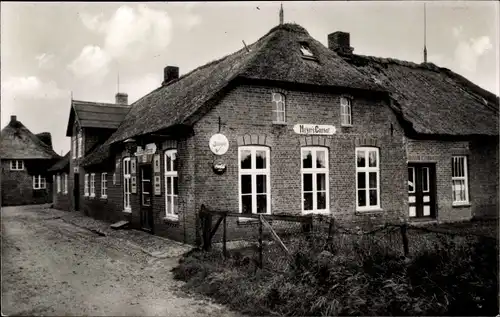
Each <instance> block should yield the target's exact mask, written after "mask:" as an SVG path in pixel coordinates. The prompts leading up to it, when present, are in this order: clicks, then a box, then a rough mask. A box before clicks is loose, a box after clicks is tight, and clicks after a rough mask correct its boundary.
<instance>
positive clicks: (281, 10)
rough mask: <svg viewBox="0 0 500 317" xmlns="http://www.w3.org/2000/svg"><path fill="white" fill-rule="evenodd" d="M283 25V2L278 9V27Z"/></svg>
mask: <svg viewBox="0 0 500 317" xmlns="http://www.w3.org/2000/svg"><path fill="white" fill-rule="evenodd" d="M282 24H283V2H282V3H281V8H280V25H282Z"/></svg>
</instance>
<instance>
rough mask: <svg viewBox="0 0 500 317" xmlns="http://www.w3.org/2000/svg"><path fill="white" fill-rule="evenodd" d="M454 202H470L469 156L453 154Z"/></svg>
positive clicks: (457, 203)
mask: <svg viewBox="0 0 500 317" xmlns="http://www.w3.org/2000/svg"><path fill="white" fill-rule="evenodd" d="M451 182H452V193H453V204H455V205H459V204H468V203H469V188H468V179H467V156H453V158H452V166H451Z"/></svg>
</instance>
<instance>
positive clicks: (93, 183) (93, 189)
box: [90, 173, 95, 197]
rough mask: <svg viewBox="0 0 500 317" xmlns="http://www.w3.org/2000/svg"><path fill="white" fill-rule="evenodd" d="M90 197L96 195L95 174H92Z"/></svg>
mask: <svg viewBox="0 0 500 317" xmlns="http://www.w3.org/2000/svg"><path fill="white" fill-rule="evenodd" d="M90 197H95V174H94V173H91V174H90Z"/></svg>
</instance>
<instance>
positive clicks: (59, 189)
mask: <svg viewBox="0 0 500 317" xmlns="http://www.w3.org/2000/svg"><path fill="white" fill-rule="evenodd" d="M57 192H58V193H60V192H61V174H57Z"/></svg>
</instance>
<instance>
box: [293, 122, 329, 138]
mask: <svg viewBox="0 0 500 317" xmlns="http://www.w3.org/2000/svg"><path fill="white" fill-rule="evenodd" d="M293 131H294V132H295V133H297V134H307V135H333V134H335V133H336V132H337V129H336V128H335V126H333V125H321V124H296V125H294V126H293Z"/></svg>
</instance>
